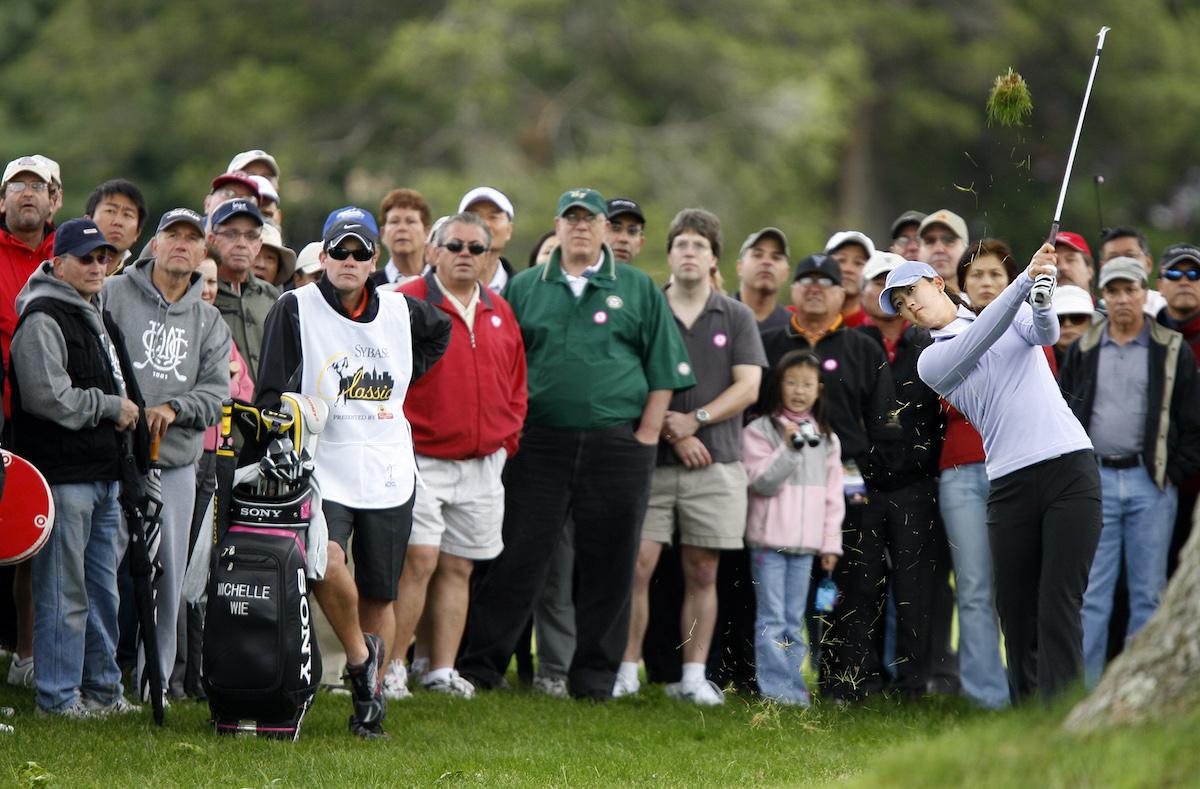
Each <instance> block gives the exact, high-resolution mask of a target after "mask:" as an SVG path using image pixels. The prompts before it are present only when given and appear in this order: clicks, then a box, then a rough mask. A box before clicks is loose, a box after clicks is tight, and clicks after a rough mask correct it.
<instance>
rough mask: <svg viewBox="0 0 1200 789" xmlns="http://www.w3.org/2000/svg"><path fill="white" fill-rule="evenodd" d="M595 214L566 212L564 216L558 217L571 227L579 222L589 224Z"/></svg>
mask: <svg viewBox="0 0 1200 789" xmlns="http://www.w3.org/2000/svg"><path fill="white" fill-rule="evenodd" d="M597 216H598V214H567V215H566V216H564V217H560V218H561V219H562V220H563V221H564V222H566V223H567V224H568V225H570V226H571V227H575V225H577V224H579V223H580V222H583V223H585V224H591V222H592V221H593V220H594V219H595V218H596V217H597Z"/></svg>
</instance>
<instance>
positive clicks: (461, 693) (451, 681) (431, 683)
mask: <svg viewBox="0 0 1200 789" xmlns="http://www.w3.org/2000/svg"><path fill="white" fill-rule="evenodd" d="M421 687H423V688H425V690H432V691H433V692H435V693H445V694H448V695H450V696H458V697H459V698H463V699H470V698H474V697H475V686H474V685H472V684H471V683H470V682H469V681H468V680H467V679H466V678H465V677H463V676H462V675H461V674H459V673H458V671H456V670H455V669H450V676H448V677H445V676H442V677H437V678H435V679H430V678H429V676H428V675H426V676H425V677H424V678H422V680H421Z"/></svg>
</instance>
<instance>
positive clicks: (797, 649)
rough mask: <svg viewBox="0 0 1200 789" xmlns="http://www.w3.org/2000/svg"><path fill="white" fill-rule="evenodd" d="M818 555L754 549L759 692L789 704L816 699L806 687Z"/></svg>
mask: <svg viewBox="0 0 1200 789" xmlns="http://www.w3.org/2000/svg"><path fill="white" fill-rule="evenodd" d="M812 564H813V557H812V554H802V555H801V554H790V553H780V552H779V551H775V550H772V549H770V548H754V549H752V550H751V551H750V573H751V575H753V577H754V596H755V599H756V600H757V609H758V610H757V614H756V615H755V622H754V660H755V663H756V670H755V673H756V676H757V679H758V690H759V692H760V693H761V694H762V695H763V696H764V697H766V698H769V699H774V700H775V701H779V702H783V703H786V704H804V705H807V704H808V703H809V701H810V697H809V693H808V686H807V685H806V684H805V683H804V656H805V655H806V654H807V653H808V647H807V645H806V644H805V642H804V614H805V606H806V605H807V603H808V584H809V580H810V579H811V578H812Z"/></svg>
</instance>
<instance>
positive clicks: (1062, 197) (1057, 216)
mask: <svg viewBox="0 0 1200 789" xmlns="http://www.w3.org/2000/svg"><path fill="white" fill-rule="evenodd" d="M1108 31H1109V28H1107V27H1101V28H1100V32H1099V33H1098V34H1097V36H1098V39H1099V40H1098V41H1097V42H1096V57H1095V58H1093V60H1092V73H1091V74H1089V75H1088V81H1087V88H1086V89H1084V91H1083V106H1081V107H1080V108H1079V120H1078V121H1077V122H1076V124H1075V137H1074V139H1072V140H1071V153H1070V155H1069V156H1067V171H1066V172H1065V173H1063V182H1062V189H1060V190H1059V192H1058V206H1057V207H1056V208H1055V209H1054V223H1053V224H1051V225H1050V243H1051V244H1053V243H1054V239H1055V238H1057V237H1058V224H1059V220H1061V219H1062V210H1063V203H1064V202H1066V199H1067V184H1068V183H1069V182H1070V180H1071V169H1072V168H1073V167H1074V166H1075V149H1076V148H1078V147H1079V135H1080V134H1081V133H1082V132H1083V118H1084V116H1085V115H1087V106H1088V99H1089V98H1091V95H1092V83H1093V82H1094V81H1095V79H1096V69H1097V68H1099V66H1100V50H1102V49H1104V36H1105V35H1106V34H1107V33H1108Z"/></svg>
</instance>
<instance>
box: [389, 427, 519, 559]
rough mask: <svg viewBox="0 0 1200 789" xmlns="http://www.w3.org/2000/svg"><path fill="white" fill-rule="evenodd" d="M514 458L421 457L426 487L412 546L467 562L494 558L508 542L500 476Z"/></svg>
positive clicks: (420, 489) (501, 454)
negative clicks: (432, 548)
mask: <svg viewBox="0 0 1200 789" xmlns="http://www.w3.org/2000/svg"><path fill="white" fill-rule="evenodd" d="M507 458H508V453H507V452H506V451H505V450H504V449H500V450H497V451H496V452H493V453H492V454H491V455H488V456H487V457H484V458H472V459H470V460H442V459H441V458H432V457H427V456H425V455H417V469H418V470H419V471H420V474H421V481H422V482H424V486H422V485H420V484H418V485H417V500H416V503H415V504H414V505H413V515H412V519H413V525H412V534H411V535H410V536H409V538H408V544H409V545H436V546H439V547H440V548H441V549H442V551H444V552H446V553H448V554H450V555H451V556H458V557H461V558H463V559H474V560H480V559H494V558H496V557H497V556H499V555H500V551H501V550H503V548H504V542H503V540H502V538H501V536H500V529H501V526H503V524H504V484H503V483H502V482H501V481H500V472H501V471H503V470H504V461H505V460H506V459H507Z"/></svg>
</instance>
